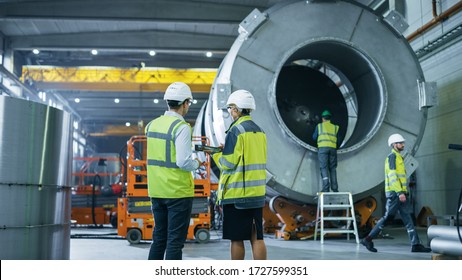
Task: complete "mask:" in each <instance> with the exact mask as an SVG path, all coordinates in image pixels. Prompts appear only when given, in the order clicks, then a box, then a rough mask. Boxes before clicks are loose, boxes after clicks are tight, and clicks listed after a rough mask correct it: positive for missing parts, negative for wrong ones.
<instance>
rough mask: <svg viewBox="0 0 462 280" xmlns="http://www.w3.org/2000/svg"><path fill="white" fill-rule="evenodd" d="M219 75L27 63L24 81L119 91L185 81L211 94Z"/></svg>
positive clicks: (64, 87) (163, 87)
mask: <svg viewBox="0 0 462 280" xmlns="http://www.w3.org/2000/svg"><path fill="white" fill-rule="evenodd" d="M216 74H217V70H216V69H170V68H110V67H75V68H65V67H52V66H24V67H23V69H22V76H21V80H22V81H23V82H27V81H31V82H33V83H34V84H35V85H36V86H37V87H38V88H40V89H42V90H47V89H54V90H86V91H116V92H131V91H133V92H140V91H160V92H164V91H165V90H166V89H167V87H168V85H169V84H171V83H173V82H177V81H181V82H184V83H186V84H188V85H189V86H190V87H191V90H192V91H193V92H196V93H200V92H202V93H209V92H210V88H211V86H212V84H213V81H214V79H215V76H216Z"/></svg>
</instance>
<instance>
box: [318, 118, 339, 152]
mask: <svg viewBox="0 0 462 280" xmlns="http://www.w3.org/2000/svg"><path fill="white" fill-rule="evenodd" d="M338 129H339V126H338V125H335V124H332V123H331V122H330V121H325V122H322V123H320V124H318V148H324V147H329V148H334V149H336V148H337V133H338Z"/></svg>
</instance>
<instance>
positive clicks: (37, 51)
mask: <svg viewBox="0 0 462 280" xmlns="http://www.w3.org/2000/svg"><path fill="white" fill-rule="evenodd" d="M32 53H33V54H39V53H40V51H39V50H37V49H33V50H32Z"/></svg>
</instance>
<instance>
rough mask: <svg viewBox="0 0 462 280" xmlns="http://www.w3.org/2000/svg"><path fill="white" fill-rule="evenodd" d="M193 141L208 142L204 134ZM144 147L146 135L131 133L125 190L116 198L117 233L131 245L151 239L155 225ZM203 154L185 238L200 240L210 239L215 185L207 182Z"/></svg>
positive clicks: (208, 177) (207, 166) (207, 173)
mask: <svg viewBox="0 0 462 280" xmlns="http://www.w3.org/2000/svg"><path fill="white" fill-rule="evenodd" d="M193 141H195V142H199V143H203V144H208V142H207V140H206V139H205V138H204V137H202V138H201V137H195V138H194V139H193ZM146 146H147V139H146V136H133V137H131V138H130V140H129V141H128V142H127V161H126V171H127V189H126V192H125V194H124V195H123V197H121V198H119V200H118V215H117V216H118V224H117V232H118V235H119V236H122V237H125V238H126V239H127V240H128V242H130V243H131V244H137V243H139V242H140V241H141V240H151V239H152V230H153V228H154V225H155V221H154V219H153V216H152V212H151V202H150V199H149V197H148V183H147V170H146ZM204 156H205V159H206V164H205V166H203V167H201V168H200V169H198V170H197V171H196V173H195V178H194V185H195V186H194V201H193V209H192V213H191V221H190V224H189V230H188V236H187V239H189V240H194V239H195V240H196V241H198V242H201V243H203V242H207V241H208V240H209V239H210V231H209V230H210V225H211V215H210V208H209V197H210V193H211V189H216V185H215V184H211V182H210V157H209V155H204ZM212 185H213V186H212Z"/></svg>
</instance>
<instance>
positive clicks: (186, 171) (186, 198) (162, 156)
mask: <svg viewBox="0 0 462 280" xmlns="http://www.w3.org/2000/svg"><path fill="white" fill-rule="evenodd" d="M164 100H166V102H167V105H168V109H169V110H168V111H166V112H165V114H164V115H162V116H160V117H158V118H156V119H154V120H152V121H151V122H150V123H149V124H148V125H147V126H146V129H145V131H146V136H147V139H148V140H147V141H148V142H147V175H148V195H149V197H150V198H151V209H152V213H153V216H154V231H153V236H152V244H151V248H150V250H149V256H148V259H149V260H163V259H164V258H165V259H166V260H181V259H182V257H183V253H182V249H183V247H184V242H185V241H186V236H187V234H188V227H189V222H190V219H191V211H192V203H193V197H194V180H193V176H192V173H191V171H194V170H196V169H197V168H198V167H199V166H201V165H202V162H201V161H200V160H199V159H197V158H196V159H194V158H193V157H192V144H191V141H192V131H191V126H190V125H189V124H188V123H187V122H185V120H184V118H183V117H184V116H185V115H186V114H187V113H188V110H189V106H191V103H192V100H193V97H192V94H191V89H190V88H189V86H188V85H186V84H185V83H182V82H175V83H173V84H171V85H169V86H168V88H167V90H166V91H165V95H164Z"/></svg>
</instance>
